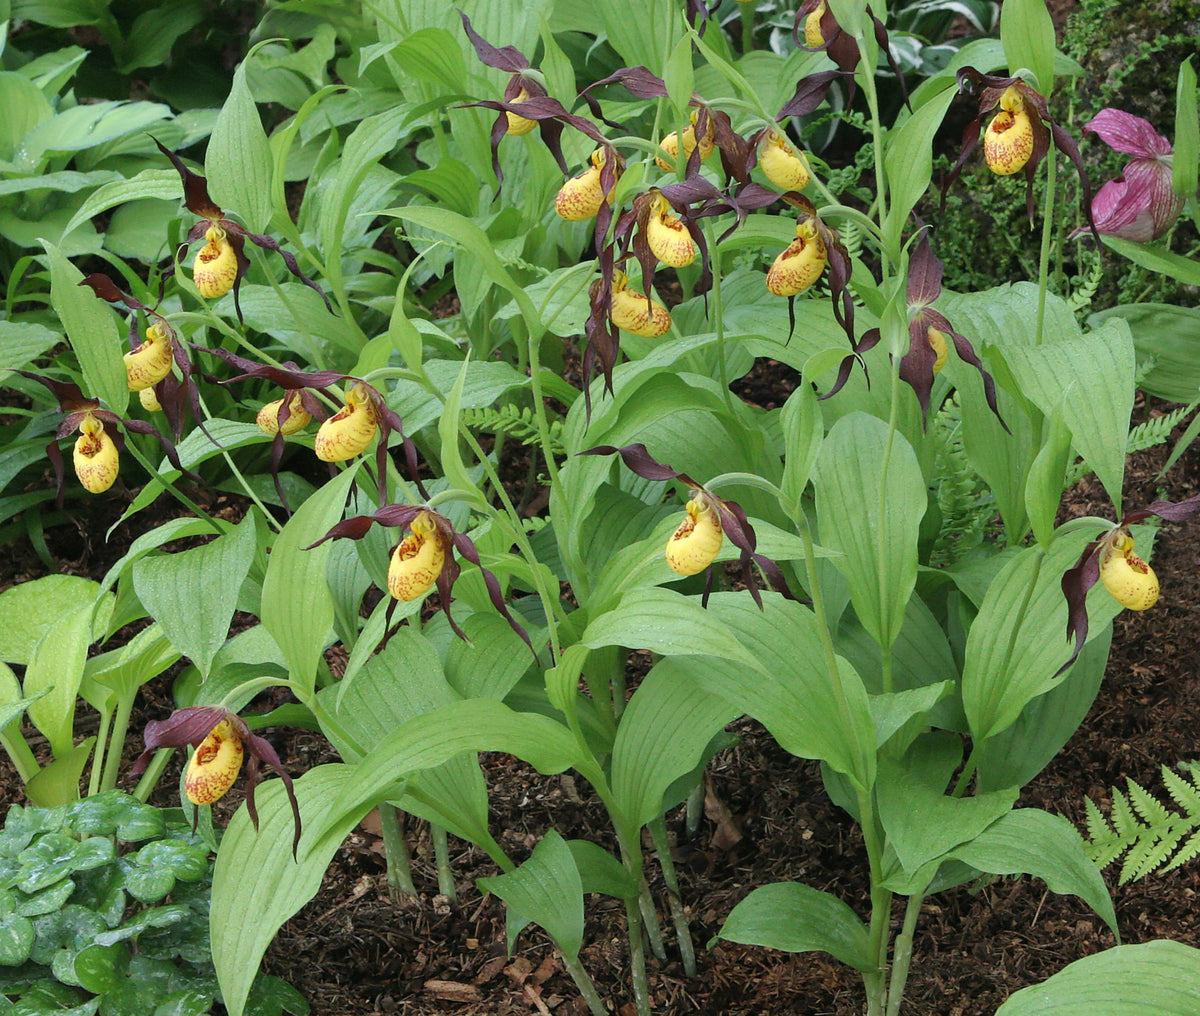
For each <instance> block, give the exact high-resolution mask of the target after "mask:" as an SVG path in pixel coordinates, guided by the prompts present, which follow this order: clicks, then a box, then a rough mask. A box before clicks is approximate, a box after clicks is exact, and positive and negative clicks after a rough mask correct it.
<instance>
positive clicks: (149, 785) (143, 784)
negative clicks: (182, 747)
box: [133, 748, 175, 804]
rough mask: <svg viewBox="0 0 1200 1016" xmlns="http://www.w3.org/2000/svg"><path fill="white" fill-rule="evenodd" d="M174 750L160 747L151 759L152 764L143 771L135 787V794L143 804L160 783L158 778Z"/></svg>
mask: <svg viewBox="0 0 1200 1016" xmlns="http://www.w3.org/2000/svg"><path fill="white" fill-rule="evenodd" d="M174 750H175V749H174V748H159V749H158V751H156V752H155V753H154V757H153V758H152V759H151V760H150V764H149V765H148V766H146V771H145V772H144V773H142V778H141V779H140V780H138V785H137V786H136V787H134V789H133V796H134V797H136V798H137V799H138V800H139V801H141V802H142V803H143V804H145V803H146V802H147V801H148V800H149V799H150V794H151V793H152V792H153V790H154V788H155V787H156V786H157V785H158V778H159V777H160V776H162V771H163V770H164V769H165V768H166V766H167V760H168V759H169V758H170V757H171V753H172V752H173V751H174Z"/></svg>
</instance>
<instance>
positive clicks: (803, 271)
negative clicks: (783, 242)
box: [767, 219, 829, 296]
mask: <svg viewBox="0 0 1200 1016" xmlns="http://www.w3.org/2000/svg"><path fill="white" fill-rule="evenodd" d="M828 260H829V256H828V253H827V252H826V249H825V241H824V240H823V239H822V238H821V234H820V232H819V230H818V229H817V228H816V226H815V225H814V224H813V222H812V220H810V219H801V220H800V221H799V222H797V223H796V239H795V240H793V241H792V243H791V245H790V246H789V247H788V248H787V250H785V251H784V252H783V253H782V254H780V255H779V257H777V258H776V259H775V262H774V264H772V265H771V267H770V270H769V271H768V272H767V290H768V291H769V292H771V293H773V294H774V295H775V296H796V295H797V294H798V293H803V292H804V291H805V290H806V289H808V287H809V286H811V285H812V284H813V283H814V282H816V281H817V279H819V278H820V277H821V273H822V272H823V271H824V270H825V264H826V262H827V261H828Z"/></svg>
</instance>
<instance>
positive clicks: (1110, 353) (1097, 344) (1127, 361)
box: [1004, 317, 1134, 517]
mask: <svg viewBox="0 0 1200 1016" xmlns="http://www.w3.org/2000/svg"><path fill="white" fill-rule="evenodd" d="M1004 360H1005V363H1007V365H1008V367H1009V369H1010V370H1011V371H1012V372H1013V375H1014V376H1015V377H1016V379H1017V382H1018V384H1019V385H1020V386H1021V392H1022V394H1024V395H1025V396H1026V397H1027V398H1028V399H1029V400H1030V401H1031V402H1032V403H1033V404H1034V405H1035V406H1037V408H1038V409H1039V410H1041V412H1042V413H1043V414H1044V415H1045V416H1047V417H1050V416H1052V415H1053V413H1054V412H1055V410H1056V409H1058V410H1060V411H1061V413H1062V419H1063V422H1064V423H1065V424H1066V425H1067V427H1068V428H1069V429H1070V431H1071V437H1072V440H1073V443H1074V445H1075V447H1076V449H1078V451H1079V453H1080V454H1081V455H1082V456H1083V457H1084V459H1085V460H1086V461H1087V463H1088V465H1089V466H1091V467H1092V469H1094V470H1095V471H1096V475H1097V476H1098V477H1099V478H1100V482H1101V483H1103V484H1104V489H1105V490H1106V491H1107V492H1108V496H1109V497H1110V498H1112V501H1113V504H1114V505H1115V507H1116V515H1117V517H1120V515H1121V510H1120V509H1121V481H1122V478H1123V476H1124V472H1125V443H1126V442H1125V438H1126V435H1127V434H1128V433H1129V417H1130V414H1131V413H1132V411H1133V396H1134V386H1133V377H1134V355H1133V336H1132V335H1131V333H1130V331H1129V326H1128V325H1127V324H1126V323H1125V322H1124V321H1123V320H1122V319H1121V318H1118V317H1113V318H1109V319H1108V320H1106V321H1105V322H1104V323H1103V324H1102V325H1101V326H1100V327H1099V328H1098V329H1096V330H1095V331H1093V332H1091V333H1090V334H1089V335H1086V336H1083V337H1082V338H1078V339H1066V340H1063V341H1057V342H1047V343H1045V344H1043V345H1040V346H1021V347H1013V348H1009V349H1006V350H1004Z"/></svg>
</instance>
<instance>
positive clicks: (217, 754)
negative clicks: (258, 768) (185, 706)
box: [183, 719, 245, 804]
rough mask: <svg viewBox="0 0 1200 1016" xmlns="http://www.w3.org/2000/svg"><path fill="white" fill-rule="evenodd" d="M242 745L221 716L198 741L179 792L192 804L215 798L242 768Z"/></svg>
mask: <svg viewBox="0 0 1200 1016" xmlns="http://www.w3.org/2000/svg"><path fill="white" fill-rule="evenodd" d="M244 755H245V749H244V748H243V747H242V741H241V738H239V737H238V736H237V732H236V731H235V730H234V729H233V724H232V723H230V722H229V720H227V719H225V720H222V721H221V722H220V723H218V724H217V725H216V727H214V728H213V730H212V732H211V733H210V734H209V735H208V736H207V737H206V738H205V739H204V740H203V741H201V742H200V746H199V747H198V748H197V749H196V750H195V751H194V752H193V753H192V758H191V761H190V762H188V767H187V773H186V774H185V776H184V778H183V792H184V794H185V795H186V796H187V799H188V800H189V801H191V802H192V804H212V803H213V802H214V801H219V800H220V799H221V798H222V797H224V796H225V794H226V793H227V792H228V790H229V788H230V787H232V786H233V783H234V780H236V779H237V777H238V773H239V772H241V769H242V757H243V756H244Z"/></svg>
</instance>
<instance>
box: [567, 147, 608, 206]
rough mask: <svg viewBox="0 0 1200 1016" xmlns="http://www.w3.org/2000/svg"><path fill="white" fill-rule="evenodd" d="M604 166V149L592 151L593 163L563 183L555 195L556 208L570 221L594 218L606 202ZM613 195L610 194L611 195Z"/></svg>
mask: <svg viewBox="0 0 1200 1016" xmlns="http://www.w3.org/2000/svg"><path fill="white" fill-rule="evenodd" d="M603 168H604V149H603V148H597V149H596V150H595V151H594V152H592V164H591V166H589V167H588V168H587V169H586V170H584V171H583V172H582V173H580V174H579V175H578V176H576V177H572V178H571V179H570V180H568V181H567V182H566V183H564V184H563V185H562V187H561V188H560V189H559V192H558V193H557V194H556V195H555V196H554V210H555V212H557V213H558V215H559V217H560V218H563V219H566V220H567V221H568V222H582V221H583V220H585V219H590V218H592V217H593V216H594V215H595V214H596V213H597V212H598V211H600V206H601V205H602V204H604V200H605V195H604V189H603V186H602V184H601V182H600V171H601V170H602V169H603ZM611 196H612V195H611V194H610V195H609V197H611Z"/></svg>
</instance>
